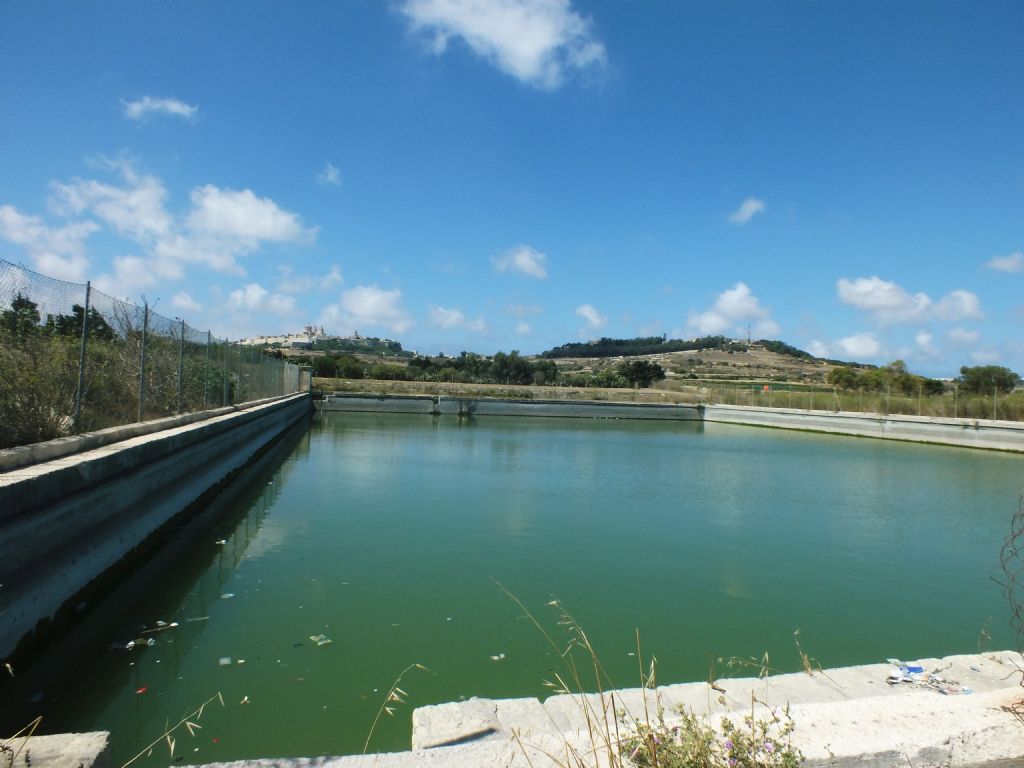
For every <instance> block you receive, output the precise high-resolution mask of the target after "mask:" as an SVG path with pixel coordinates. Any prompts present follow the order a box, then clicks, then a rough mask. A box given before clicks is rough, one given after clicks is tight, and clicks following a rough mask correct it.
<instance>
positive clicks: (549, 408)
mask: <svg viewBox="0 0 1024 768" xmlns="http://www.w3.org/2000/svg"><path fill="white" fill-rule="evenodd" d="M317 407H318V408H319V409H320V410H323V411H364V412H365V411H372V412H379V413H424V414H432V415H435V416H437V415H449V416H547V417H557V418H580V419H657V420H670V421H700V420H701V410H702V408H703V406H699V405H681V404H662V403H611V402H596V401H592V400H583V401H580V400H505V399H500V398H471V397H450V396H431V395H376V396H375V395H365V394H358V395H350V394H344V393H335V394H332V395H329V396H327V397H326V398H325V399H324V400H321V401H319V402H318V403H317Z"/></svg>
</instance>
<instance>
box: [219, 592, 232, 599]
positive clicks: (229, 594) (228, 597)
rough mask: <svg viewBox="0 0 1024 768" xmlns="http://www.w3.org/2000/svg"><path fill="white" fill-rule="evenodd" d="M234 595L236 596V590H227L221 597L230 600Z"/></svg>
mask: <svg viewBox="0 0 1024 768" xmlns="http://www.w3.org/2000/svg"><path fill="white" fill-rule="evenodd" d="M234 596H235V593H234V592H225V593H224V594H223V595H221V596H220V599H221V600H230V599H231V598H232V597H234Z"/></svg>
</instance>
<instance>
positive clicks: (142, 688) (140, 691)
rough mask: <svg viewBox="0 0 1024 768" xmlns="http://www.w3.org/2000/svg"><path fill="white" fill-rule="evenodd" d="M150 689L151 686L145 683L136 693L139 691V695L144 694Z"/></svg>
mask: <svg viewBox="0 0 1024 768" xmlns="http://www.w3.org/2000/svg"><path fill="white" fill-rule="evenodd" d="M148 690H149V686H146V685H144V686H142V687H141V688H138V689H136V691H135V693H137V694H139V695H142V694H143V693H145V692H146V691H148Z"/></svg>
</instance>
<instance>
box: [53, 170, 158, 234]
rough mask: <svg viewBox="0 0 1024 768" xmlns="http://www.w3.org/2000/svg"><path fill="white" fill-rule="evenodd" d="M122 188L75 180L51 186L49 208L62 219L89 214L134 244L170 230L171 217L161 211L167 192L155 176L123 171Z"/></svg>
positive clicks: (98, 182)
mask: <svg viewBox="0 0 1024 768" xmlns="http://www.w3.org/2000/svg"><path fill="white" fill-rule="evenodd" d="M124 180H125V186H123V187H118V186H114V185H112V184H104V183H103V182H100V181H95V180H89V181H86V180H83V179H74V180H72V181H71V182H70V183H67V184H63V183H60V182H54V183H53V184H52V189H53V196H52V197H51V200H50V205H51V207H52V208H53V209H54V211H56V212H57V213H59V214H60V215H62V216H78V215H81V214H82V213H86V212H88V213H91V214H93V215H94V216H96V217H97V218H99V219H101V220H102V221H104V222H106V223H107V224H109V225H111V226H112V227H114V229H115V230H117V232H118V233H119V234H122V235H125V236H127V237H130V238H132V239H134V240H136V241H140V242H141V241H147V242H148V241H152V239H154V238H158V237H163V236H166V235H167V234H168V233H169V232H170V230H171V224H172V219H171V215H170V214H169V213H168V212H167V210H166V209H165V207H164V204H165V201H166V199H167V190H166V189H165V188H164V186H163V184H162V183H161V182H160V180H159V179H157V178H155V177H154V176H142V177H141V178H140V177H139V176H137V175H136V174H135V173H134V171H133V170H132V169H131V168H130V167H128V168H126V169H125V170H124Z"/></svg>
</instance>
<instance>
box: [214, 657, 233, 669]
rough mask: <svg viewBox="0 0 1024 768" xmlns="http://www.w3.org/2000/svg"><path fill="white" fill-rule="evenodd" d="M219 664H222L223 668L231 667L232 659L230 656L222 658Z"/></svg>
mask: <svg viewBox="0 0 1024 768" xmlns="http://www.w3.org/2000/svg"><path fill="white" fill-rule="evenodd" d="M217 663H218V664H220V666H222V667H228V666H231V657H230V656H221V657H220V659H218V661H217Z"/></svg>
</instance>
